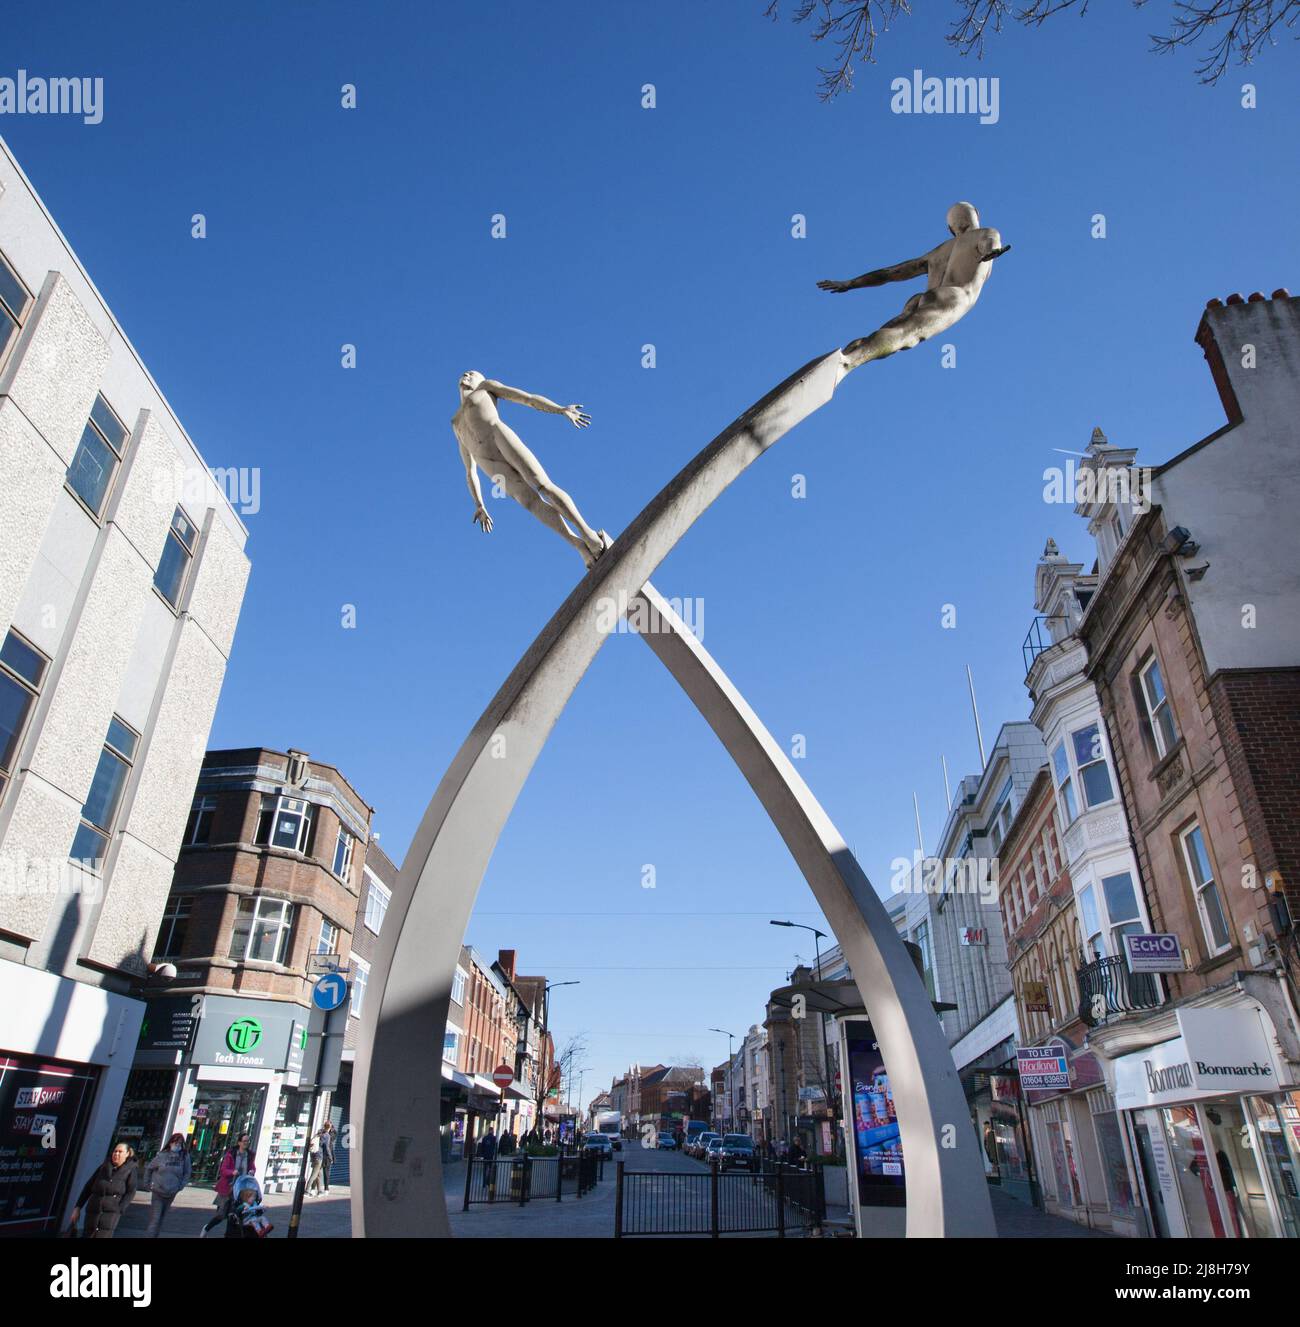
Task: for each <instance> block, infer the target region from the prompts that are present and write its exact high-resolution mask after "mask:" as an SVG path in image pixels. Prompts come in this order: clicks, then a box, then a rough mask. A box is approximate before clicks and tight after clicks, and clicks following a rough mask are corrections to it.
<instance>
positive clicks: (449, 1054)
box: [442, 1032, 460, 1064]
mask: <svg viewBox="0 0 1300 1327" xmlns="http://www.w3.org/2000/svg"><path fill="white" fill-rule="evenodd" d="M459 1045H460V1033H459V1032H444V1033H443V1036H442V1058H443V1059H444V1060H446V1061H447V1063H448V1064H455V1063H456V1050H457V1047H458V1046H459Z"/></svg>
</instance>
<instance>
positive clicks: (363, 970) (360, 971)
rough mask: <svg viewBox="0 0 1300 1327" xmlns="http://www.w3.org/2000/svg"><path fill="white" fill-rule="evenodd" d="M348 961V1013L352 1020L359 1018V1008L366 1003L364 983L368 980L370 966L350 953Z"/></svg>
mask: <svg viewBox="0 0 1300 1327" xmlns="http://www.w3.org/2000/svg"><path fill="white" fill-rule="evenodd" d="M348 959H349V961H350V962H351V964H352V1002H351V1004H350V1005H349V1006H348V1012H349V1013H350V1014H351V1015H352V1017H353V1018H360V1017H361V1007H362V1005H363V1004H365V1001H366V982H368V981H369V980H370V964H369V963H367V962H366V960H365V959H364V958H358V957H357V956H356V955H355V954H351V953H350V954H349V955H348Z"/></svg>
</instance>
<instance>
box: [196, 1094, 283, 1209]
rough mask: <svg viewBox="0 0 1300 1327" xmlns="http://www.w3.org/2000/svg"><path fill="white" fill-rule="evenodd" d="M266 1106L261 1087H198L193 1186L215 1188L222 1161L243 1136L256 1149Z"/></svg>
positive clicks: (264, 1095)
mask: <svg viewBox="0 0 1300 1327" xmlns="http://www.w3.org/2000/svg"><path fill="white" fill-rule="evenodd" d="M265 1104H266V1087H265V1085H264V1084H261V1083H249V1084H247V1085H244V1084H239V1083H231V1084H222V1085H217V1084H206V1083H200V1084H199V1090H198V1093H197V1095H196V1096H195V1098H194V1114H193V1118H192V1119H191V1121H190V1157H191V1160H192V1161H193V1163H194V1180H193V1183H195V1184H200V1185H206V1186H208V1187H211V1186H212V1185H215V1184H216V1182H217V1169H218V1167H219V1166H220V1165H221V1158H222V1157H223V1156H225V1154H226V1152H227V1151H228V1150H229V1149H230V1148H232V1147H234V1145H235V1141H236V1139H238V1137H239V1135H240V1134H241V1133H246V1134H248V1135H249V1141H250V1144H251V1146H252V1147H253V1148H254V1149H255V1148H256V1147H257V1134H258V1129H259V1128H260V1126H261V1122H262V1110H263V1107H264V1106H265Z"/></svg>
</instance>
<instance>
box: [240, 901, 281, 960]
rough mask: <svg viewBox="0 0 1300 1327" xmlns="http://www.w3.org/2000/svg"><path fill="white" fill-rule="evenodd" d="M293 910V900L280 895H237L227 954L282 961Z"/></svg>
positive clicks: (250, 958) (249, 958) (242, 958)
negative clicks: (277, 896)
mask: <svg viewBox="0 0 1300 1327" xmlns="http://www.w3.org/2000/svg"><path fill="white" fill-rule="evenodd" d="M293 914H294V906H293V904H292V903H288V902H286V901H285V900H284V899H278V898H265V897H259V898H245V899H240V900H239V911H238V913H237V914H236V917H235V925H234V929H233V931H232V932H231V936H230V957H231V958H233V959H235V960H236V962H240V963H245V962H255V963H281V964H282V963H284V962H285V961H286V960H287V958H288V954H289V934H290V932H291V931H292V930H293Z"/></svg>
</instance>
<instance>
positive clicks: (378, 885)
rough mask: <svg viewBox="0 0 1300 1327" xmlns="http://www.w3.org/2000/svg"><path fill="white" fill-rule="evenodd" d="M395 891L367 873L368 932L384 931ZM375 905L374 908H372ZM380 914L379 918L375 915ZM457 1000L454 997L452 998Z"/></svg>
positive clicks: (366, 921) (372, 874)
mask: <svg viewBox="0 0 1300 1327" xmlns="http://www.w3.org/2000/svg"><path fill="white" fill-rule="evenodd" d="M392 898H393V891H392V890H391V889H389V888H388V886H387V885H386V884H384V882H383V881H382V880H380V879H379V878H378V876H376V875H375V874H374V873H373V872H372V871H367V872H366V914H365V923H366V930H368V931H373V932H374V934H375V935H378V934H379V932H380V931H381V930H382V929H383V925H384V918H385V917H386V916H387V914H388V905H389V903H390V902H391V901H392ZM372 905H373V906H372ZM376 911H377V912H378V916H377V917H376V916H375V915H374V913H375V912H376ZM452 998H453V999H454V998H455V997H454V996H453V997H452Z"/></svg>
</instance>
